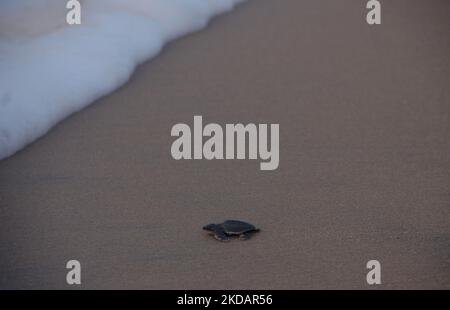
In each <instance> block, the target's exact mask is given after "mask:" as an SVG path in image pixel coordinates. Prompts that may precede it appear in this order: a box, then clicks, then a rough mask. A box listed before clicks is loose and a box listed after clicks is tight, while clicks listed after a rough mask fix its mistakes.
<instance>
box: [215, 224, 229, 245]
mask: <svg viewBox="0 0 450 310" xmlns="http://www.w3.org/2000/svg"><path fill="white" fill-rule="evenodd" d="M214 238H216V239H217V240H219V241H222V242H227V241H230V237H228V236H227V234H226V233H225V231H224V229H223V228H222V227H216V228H215V229H214Z"/></svg>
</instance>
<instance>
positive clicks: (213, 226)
mask: <svg viewBox="0 0 450 310" xmlns="http://www.w3.org/2000/svg"><path fill="white" fill-rule="evenodd" d="M216 228H217V224H208V225H205V226H203V230H207V231H214V230H215V229H216Z"/></svg>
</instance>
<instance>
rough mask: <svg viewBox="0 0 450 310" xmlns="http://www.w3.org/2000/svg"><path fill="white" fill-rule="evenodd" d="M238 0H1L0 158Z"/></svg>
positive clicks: (42, 132)
mask: <svg viewBox="0 0 450 310" xmlns="http://www.w3.org/2000/svg"><path fill="white" fill-rule="evenodd" d="M240 1H242V0H84V1H80V2H81V4H82V24H81V25H74V26H69V25H67V24H66V21H65V20H66V13H67V10H66V8H65V5H66V2H67V1H65V0H1V1H0V159H3V158H5V157H7V156H10V155H12V154H14V153H15V152H16V151H17V150H19V149H21V148H22V147H24V146H25V145H27V144H28V143H30V142H32V141H34V140H35V139H37V138H38V137H40V136H42V135H44V134H45V133H46V132H47V131H48V130H49V129H50V128H51V127H52V126H54V125H55V124H56V123H57V122H59V121H61V120H62V119H64V118H65V117H67V116H68V115H70V114H71V113H73V112H76V111H79V110H80V109H82V108H84V107H85V106H86V105H88V104H90V103H92V102H93V101H94V100H96V99H97V98H99V97H100V96H103V95H105V94H107V93H109V92H111V91H113V90H114V89H116V88H118V87H119V86H121V85H122V84H124V83H125V82H126V81H127V80H128V79H129V77H130V75H131V74H132V72H133V71H134V69H135V67H136V65H138V64H139V63H141V62H143V61H145V60H148V59H150V58H151V57H154V56H155V55H157V54H158V52H159V51H160V50H161V48H162V46H163V45H164V44H165V43H166V42H167V41H168V40H172V39H174V38H177V37H179V36H181V35H184V34H187V33H189V32H192V31H195V30H198V29H201V28H203V27H204V26H205V25H206V24H207V22H208V20H209V19H210V18H211V17H212V16H214V15H216V14H219V13H222V12H225V11H228V10H230V9H232V7H233V6H234V5H235V4H236V3H237V2H240Z"/></svg>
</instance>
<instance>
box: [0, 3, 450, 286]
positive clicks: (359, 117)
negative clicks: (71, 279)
mask: <svg viewBox="0 0 450 310" xmlns="http://www.w3.org/2000/svg"><path fill="white" fill-rule="evenodd" d="M365 14H366V9H365V3H361V1H357V0H345V1H334V0H324V1H315V0H302V1H299V0H279V1H273V0H249V1H248V2H246V3H244V4H241V5H239V6H238V7H237V8H236V10H234V11H233V12H231V13H228V14H225V15H222V16H219V17H218V18H215V19H214V20H213V21H212V22H211V24H210V26H209V27H207V28H206V29H204V30H202V31H200V32H197V33H195V34H192V35H189V36H187V37H184V38H181V39H179V40H176V41H174V42H172V43H170V44H168V45H167V46H166V47H165V48H164V50H163V51H162V53H161V54H160V55H159V56H157V57H156V58H155V59H153V60H151V61H149V62H146V63H144V64H143V65H141V66H139V68H138V69H137V71H136V72H135V74H134V75H133V76H132V78H131V80H130V81H129V82H128V83H127V84H126V85H125V86H123V87H122V88H120V89H119V90H117V91H115V92H114V93H112V94H110V95H108V96H105V97H104V98H102V99H100V100H98V101H97V102H96V103H94V104H93V105H91V106H89V107H88V108H86V109H84V110H82V111H81V112H79V113H76V114H74V115H72V116H71V117H69V118H68V119H66V120H65V121H63V122H61V123H59V124H58V125H57V126H56V127H55V128H53V129H52V130H51V131H50V132H49V133H48V134H47V135H46V136H44V137H42V138H41V139H39V140H38V141H36V142H35V143H33V144H31V145H29V146H28V147H26V148H25V149H23V150H21V151H20V152H18V153H17V154H15V155H14V156H12V157H9V158H7V159H5V160H3V161H1V162H0V253H1V254H0V289H17V288H18V289H72V288H75V289H76V288H81V289H373V288H381V289H450V207H449V202H450V196H449V194H450V179H449V172H450V159H449V152H450V106H449V98H450V88H449V82H450V57H449V55H450V37H449V35H448V29H449V24H450V21H449V19H448V16H449V15H450V2H449V1H443V0H442V1H441V0H432V1H421V0H398V1H383V16H382V24H381V25H377V26H369V25H367V23H366V21H365ZM194 115H202V116H203V119H204V121H205V122H207V123H209V122H211V123H218V124H222V125H224V124H227V123H239V122H241V123H244V124H247V123H257V124H259V123H277V124H280V165H279V168H278V169H277V170H274V171H261V170H260V169H259V161H255V160H213V161H207V160H195V161H194V160H180V161H176V160H174V159H172V157H171V154H170V147H171V144H172V142H173V140H174V138H173V137H171V136H170V130H171V128H172V126H173V125H175V124H177V123H187V124H192V122H193V116H194ZM229 218H231V219H242V220H247V221H250V222H251V223H254V224H256V225H257V226H258V227H260V228H261V232H260V233H258V234H257V235H255V236H254V238H252V239H251V240H249V241H238V240H236V241H232V242H229V243H220V242H217V241H216V240H214V239H213V238H211V237H210V236H208V235H207V234H206V233H205V232H204V231H202V229H201V228H202V226H203V225H205V224H208V223H213V222H221V221H223V220H225V219H229ZM71 259H76V260H79V261H80V263H81V265H82V285H81V286H78V287H73V286H68V285H67V283H66V273H67V269H66V268H65V265H66V262H67V261H69V260H71ZM372 259H376V260H379V261H380V263H381V265H382V285H380V286H376V287H374V286H369V285H368V284H367V283H366V273H367V271H368V270H367V269H366V263H367V261H369V260H372Z"/></svg>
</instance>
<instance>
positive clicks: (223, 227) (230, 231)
mask: <svg viewBox="0 0 450 310" xmlns="http://www.w3.org/2000/svg"><path fill="white" fill-rule="evenodd" d="M203 229H204V230H207V231H208V232H209V233H210V234H212V235H213V236H214V238H216V239H217V240H219V241H224V242H225V241H230V237H232V236H237V237H239V239H240V240H247V239H249V238H250V237H251V236H252V235H253V234H254V233H255V232H258V231H259V229H258V228H256V227H255V226H253V225H252V224H249V223H246V222H242V221H236V220H228V221H225V222H223V223H221V224H208V225H206V226H203Z"/></svg>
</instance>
